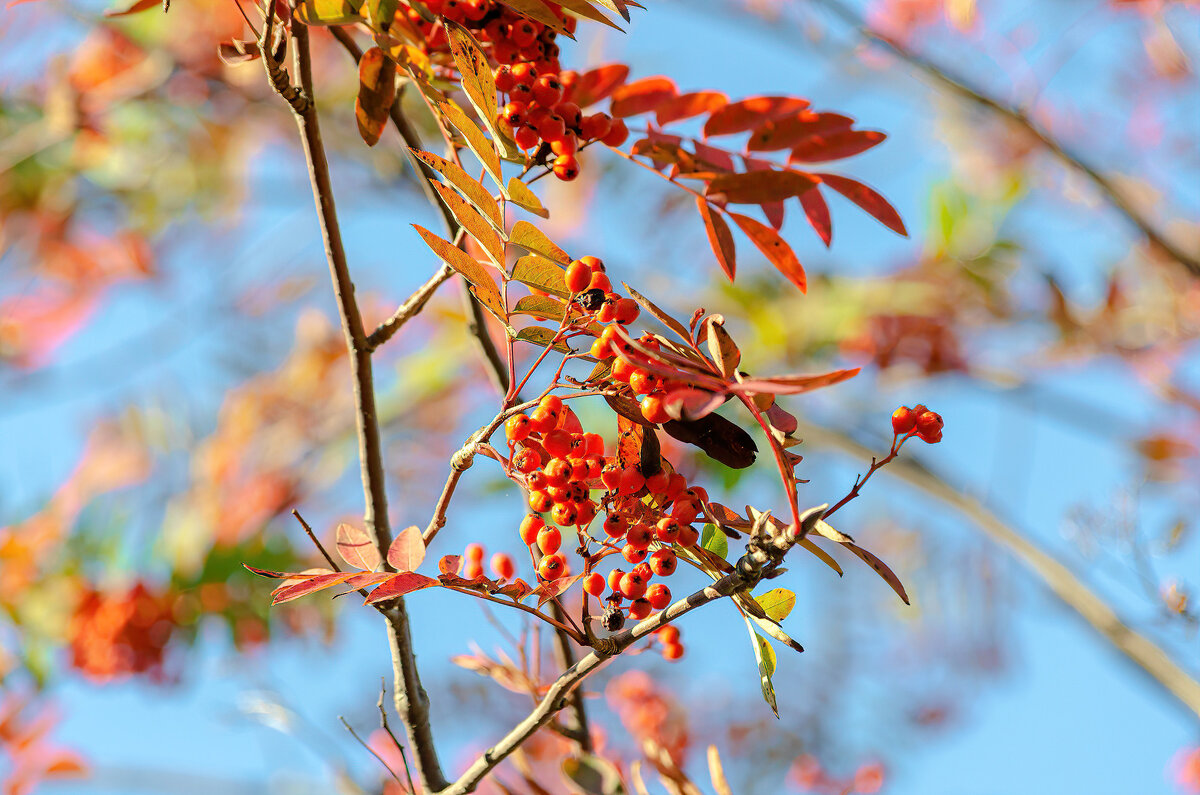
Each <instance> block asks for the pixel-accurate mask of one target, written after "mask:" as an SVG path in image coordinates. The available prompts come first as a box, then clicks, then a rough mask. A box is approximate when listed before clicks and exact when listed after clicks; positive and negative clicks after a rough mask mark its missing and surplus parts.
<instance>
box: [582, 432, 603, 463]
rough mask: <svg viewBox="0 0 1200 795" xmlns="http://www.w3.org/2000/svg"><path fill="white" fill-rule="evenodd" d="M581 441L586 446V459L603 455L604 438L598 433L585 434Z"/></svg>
mask: <svg viewBox="0 0 1200 795" xmlns="http://www.w3.org/2000/svg"><path fill="white" fill-rule="evenodd" d="M583 440H584V442H585V443H586V444H587V453H586V455H587V456H588V458H592V457H594V456H602V455H604V437H603V436H601V435H600V434H598V433H585V434H584V435H583Z"/></svg>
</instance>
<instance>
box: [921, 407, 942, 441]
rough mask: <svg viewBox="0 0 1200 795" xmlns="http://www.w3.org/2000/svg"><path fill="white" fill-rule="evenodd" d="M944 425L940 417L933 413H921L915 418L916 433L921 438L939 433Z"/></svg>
mask: <svg viewBox="0 0 1200 795" xmlns="http://www.w3.org/2000/svg"><path fill="white" fill-rule="evenodd" d="M944 425H945V423H944V422H942V416H941V415H940V414H938V413H937V412H934V411H926V412H923V413H922V414H921V415H920V416H919V417H917V433H919V434H921V435H922V436H932V435H933V434H935V433H941V432H942V428H943V426H944Z"/></svg>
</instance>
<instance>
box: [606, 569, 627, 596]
mask: <svg viewBox="0 0 1200 795" xmlns="http://www.w3.org/2000/svg"><path fill="white" fill-rule="evenodd" d="M624 576H625V572H623V571H621V570H620V569H613V570H612V571H610V572H609V573H608V587H609V590H612V591H619V590H621V578H622V577H624Z"/></svg>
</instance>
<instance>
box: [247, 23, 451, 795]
mask: <svg viewBox="0 0 1200 795" xmlns="http://www.w3.org/2000/svg"><path fill="white" fill-rule="evenodd" d="M272 17H273V13H272V11H271V8H270V7H268V9H267V19H268V23H267V25H266V26H265V27H266V29H267V30H268V31H269V30H270V29H271V22H270V20H271V19H272ZM264 36H269V33H264ZM292 37H293V40H294V45H295V47H294V50H295V64H296V71H297V73H298V74H299V77H300V89H299V91H300V95H301V96H302V97H303V99H304V102H298V101H296V100H295V99H294V96H295V95H294V94H290V93H289V92H288V91H286V90H284V89H281V88H280V86H279V81H278V80H277V79H276V78H277V75H276V74H273V73H272V70H271V65H270V64H269V63H268V65H267V75H268V78H269V79H270V80H271V84H272V85H273V86H275V88H276V91H277V92H278V93H279V94H280V96H282V97H283V98H284V100H286V101H287V103H288V106H289V107H290V108H291V110H292V113H293V115H294V116H295V118H296V124H297V126H298V128H299V132H300V140H301V144H302V146H303V149H304V156H305V160H306V161H307V164H308V175H309V181H310V183H311V184H312V191H313V201H314V202H315V204H316V207H317V216H318V218H319V220H320V228H321V237H322V239H323V242H324V245H325V258H326V260H327V262H328V264H329V272H330V279H331V281H332V282H333V289H334V295H335V297H336V299H337V305H338V314H339V317H340V320H341V325H342V331H343V333H344V335H345V338H346V347H347V349H348V351H349V354H350V370H351V375H352V377H353V381H354V403H355V424H356V429H357V433H358V446H359V462H360V468H361V472H362V483H363V496H364V502H365V510H364V515H363V523H364V525H365V526H366V531H367V533H368V534H369V536H370V538H371V540H372V541H373V542H374V544H375V546H376V548H377V549H378V550H379V553H380V557H381V558H383V559H384V560H386V558H387V549H388V546H389V545H390V544H391V540H392V533H391V528H390V527H389V525H388V515H387V492H386V487H385V479H384V467H383V450H382V443H381V440H380V434H379V419H378V412H377V410H376V407H375V388H374V380H373V374H372V368H371V349H370V347H369V346H368V344H367V337H366V334H365V332H364V329H363V323H362V316H361V314H360V312H359V308H358V303H357V302H356V301H355V298H354V283H353V281H352V280H351V278H350V269H349V266H348V264H347V260H346V251H345V247H344V246H343V244H342V236H341V229H340V227H339V225H338V218H337V209H336V207H335V205H334V199H333V186H332V182H331V179H330V174H329V161H328V159H327V157H326V154H325V147H324V144H323V142H322V139H321V128H320V123H319V119H318V115H317V112H316V107H315V106H314V104H313V101H312V98H313V76H312V56H311V53H310V51H309V40H308V28H307V27H305V26H304V25H295V26H293V28H292ZM264 60H269V56H267V54H266V53H265V52H264ZM276 71H277V72H278V71H282V70H281V69H279V68H278V67H277V68H276ZM289 87H290V86H289ZM385 565H386V564H385ZM384 615H385V617H386V619H387V627H388V643H389V646H390V648H391V652H392V669H393V674H394V676H395V680H396V693H395V700H396V711H397V713H398V714H399V715H400V716H401V718H402V719H403V720H404V724H405V728H406V730H407V732H408V736H409V743H410V744H411V746H412V748H413V749H414V752H415V753H416V762H417V772H418V776H419V778H420V779H421V784H422V787H423V788H424V789H425V790H427V791H436V790H439V789H441V788H442V787H444V786H445V776H444V774H443V773H442V769H441V763H440V762H439V760H438V756H437V749H436V747H435V745H434V742H433V735H432V730H431V728H430V725H429V699H428V696H427V695H426V693H425V690H424V688H423V687H422V686H421V680H420V675H419V673H418V671H417V664H416V657H415V656H414V654H413V649H412V637H411V633H410V630H409V624H408V613H407V612H406V610H405V606H404V602H403V600H402V599H397V600H395V602H394V603H393V604H392V606H391V607H389V608H388V609H387V610H385V611H384Z"/></svg>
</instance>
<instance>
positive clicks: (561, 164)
mask: <svg viewBox="0 0 1200 795" xmlns="http://www.w3.org/2000/svg"><path fill="white" fill-rule="evenodd" d="M542 137H543V138H545V137H546V136H545V134H543V135H542ZM560 137H561V136H560ZM554 176H556V177H558V178H559V179H560V180H562V181H563V182H570V181H572V180H574V179H575V178H576V177H578V176H579V161H578V160H576V159H575V155H559V156H558V157H556V158H554Z"/></svg>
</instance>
